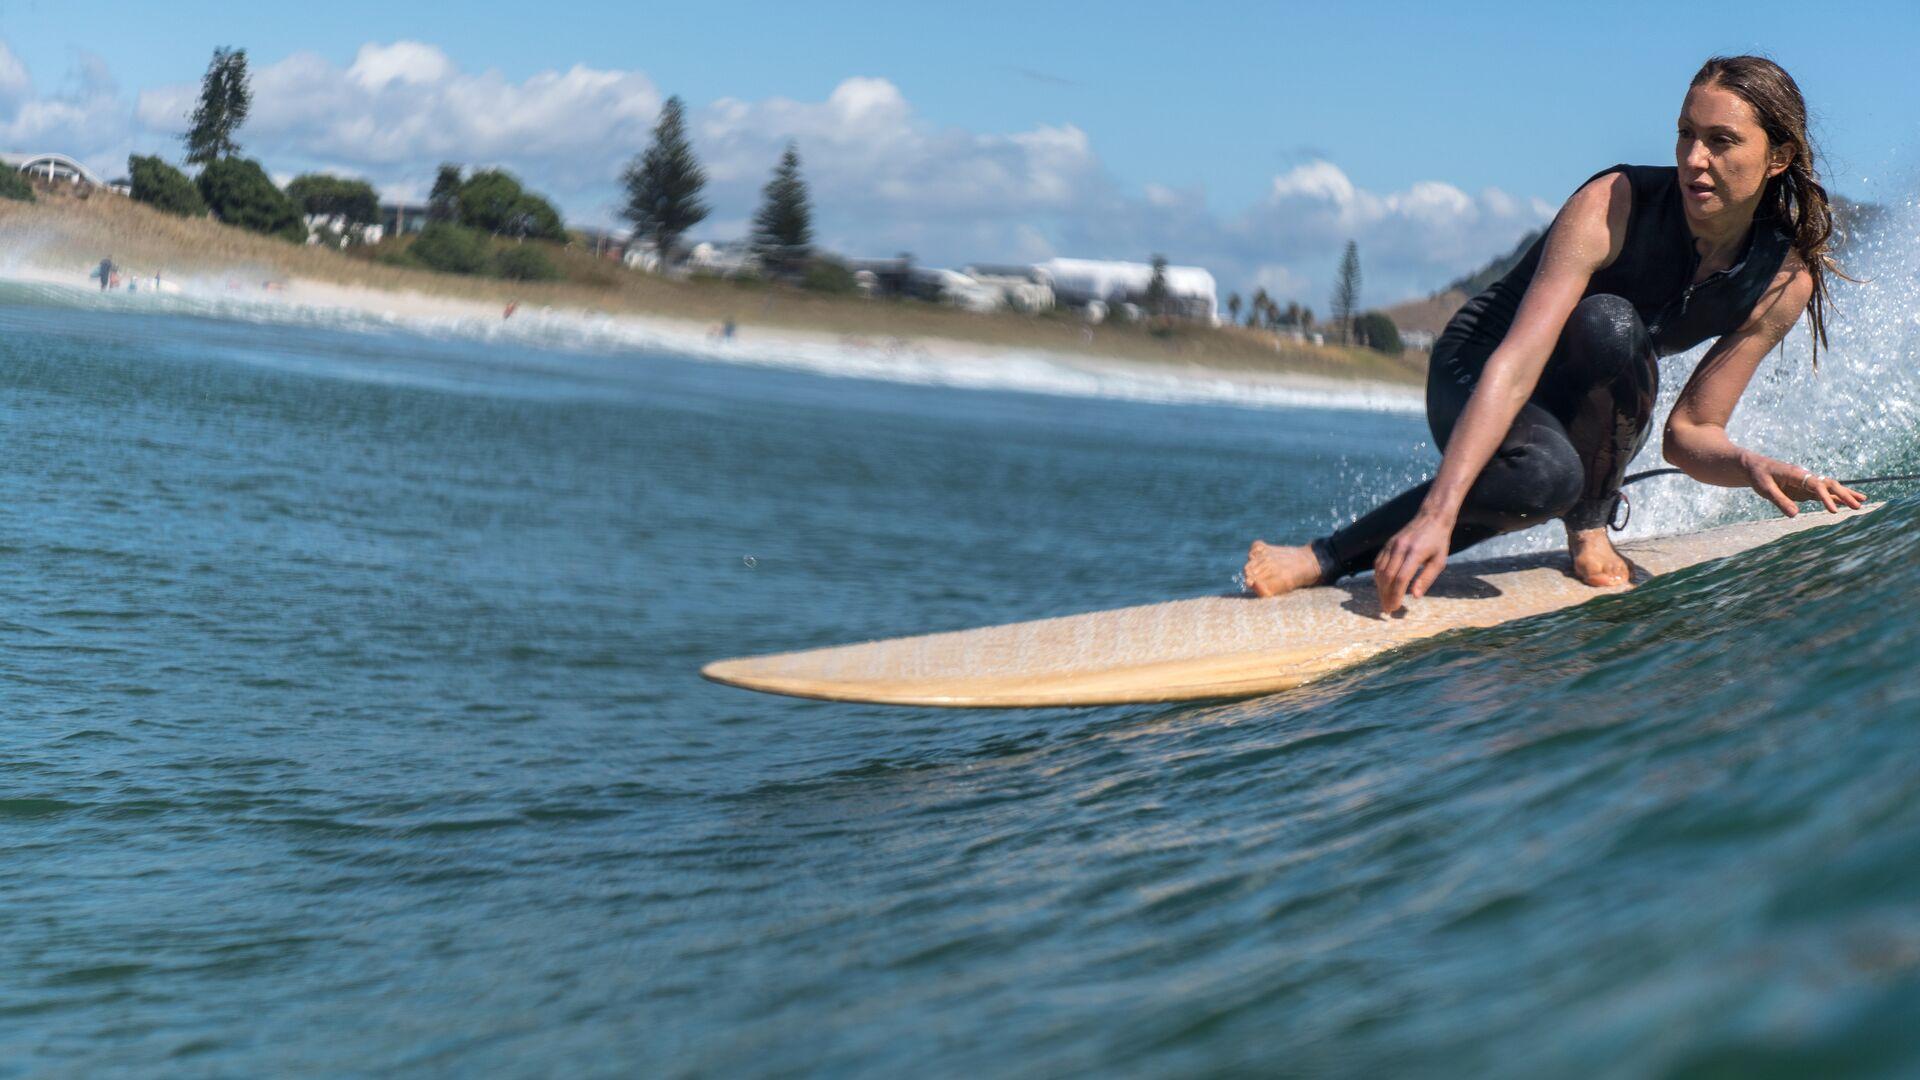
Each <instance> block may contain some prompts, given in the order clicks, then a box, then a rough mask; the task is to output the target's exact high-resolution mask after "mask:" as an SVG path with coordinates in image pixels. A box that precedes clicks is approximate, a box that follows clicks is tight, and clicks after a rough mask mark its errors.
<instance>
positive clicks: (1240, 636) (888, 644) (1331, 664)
mask: <svg viewBox="0 0 1920 1080" xmlns="http://www.w3.org/2000/svg"><path fill="white" fill-rule="evenodd" d="M1878 506H1879V504H1873V505H1870V506H1868V507H1867V508H1866V509H1864V510H1859V511H1852V512H1849V511H1844V510H1843V511H1841V512H1840V513H1839V514H1828V513H1825V512H1824V511H1818V510H1816V511H1810V512H1803V513H1802V514H1801V515H1800V516H1799V517H1797V518H1784V517H1783V518H1774V519H1770V520H1767V521H1755V522H1743V523H1741V524H1737V525H1726V526H1722V527H1720V528H1717V529H1707V530H1704V531H1702V532H1695V533H1683V534H1680V535H1677V536H1663V537H1653V538H1649V539H1645V540H1634V541H1630V542H1628V543H1625V544H1622V545H1621V546H1620V552H1621V554H1622V555H1624V556H1626V558H1627V560H1628V562H1629V563H1631V564H1632V565H1633V567H1634V568H1635V574H1634V578H1635V580H1636V581H1639V580H1643V579H1644V578H1645V577H1650V576H1654V575H1658V574H1665V573H1670V572H1672V571H1675V570H1680V569H1684V568H1686V567H1689V566H1695V565H1698V564H1700V563H1705V562H1711V561H1712V560H1715V559H1721V558H1725V557H1726V556H1729V555H1735V554H1738V553H1740V552H1743V551H1747V550H1750V549H1752V548H1756V547H1759V546H1760V545H1762V544H1766V543H1769V542H1771V541H1773V540H1777V539H1779V538H1781V537H1783V536H1788V535H1790V534H1793V533H1797V532H1802V531H1805V530H1807V529H1817V528H1821V527H1824V526H1827V525H1831V524H1835V523H1838V522H1842V521H1847V520H1850V519H1852V518H1856V517H1859V516H1860V515H1861V514H1865V513H1869V512H1871V511H1873V510H1875V509H1877V508H1878ZM1623 589H1624V587H1620V588H1613V589H1594V588H1589V587H1588V586H1585V585H1582V584H1580V583H1579V582H1578V581H1576V580H1574V579H1573V577H1571V576H1570V575H1569V573H1568V572H1567V556H1566V553H1565V552H1564V551H1561V552H1553V553H1548V554H1544V555H1533V556H1523V557H1518V558H1510V559H1496V560H1489V561H1484V562H1477V563H1475V562H1466V563H1454V564H1449V565H1448V567H1447V569H1446V571H1445V572H1444V573H1442V574H1441V575H1440V578H1439V580H1438V581H1437V582H1435V585H1434V587H1433V589H1432V590H1431V591H1429V592H1428V594H1427V596H1426V597H1424V598H1423V599H1420V600H1410V601H1409V602H1408V606H1407V609H1406V610H1405V611H1404V612H1403V614H1401V615H1400V616H1397V617H1393V618H1383V617H1382V616H1381V614H1380V605H1379V601H1378V598H1377V597H1376V595H1375V592H1374V586H1373V580H1372V579H1371V578H1370V577H1368V578H1362V579H1359V580H1357V581H1356V580H1352V579H1349V580H1347V581H1344V582H1341V583H1340V584H1338V585H1332V586H1323V587H1320V588H1314V589H1303V590H1301V591H1299V592H1295V593H1290V594H1288V595H1286V596H1280V597H1273V598H1271V599H1265V600H1261V599H1254V598H1251V597H1245V596H1202V597H1197V598H1194V599H1191V600H1175V601H1172V602H1170V603H1163V604H1147V605H1144V606H1141V607H1130V608H1119V609H1117V610H1113V611H1096V612H1092V613H1090V614H1085V615H1068V616H1064V617H1061V618H1053V619H1040V620H1037V621H1033V622H1022V623H1010V624H1007V625H1004V626H989V627H983V628H981V629H977V630H959V631H953V632H950V633H941V634H925V635H920V636H917V637H906V638H892V639H889V640H885V641H871V642H867V643H865V644H859V645H842V646H837V647H834V648H826V649H810V650H807V651H805V652H789V653H778V654H775V655H771V656H753V657H745V658H741V659H736V660H719V661H715V662H714V663H711V664H708V665H707V666H706V667H705V668H703V669H702V670H701V672H700V673H701V674H702V675H704V676H706V677H707V678H708V679H711V680H713V681H714V682H718V683H725V684H727V685H730V686H738V687H742V688H744V689H748V690H758V691H762V692H764V693H770V694H786V695H789V696H793V697H805V698H820V699H823V700H827V701H857V702H871V703H875V704H886V705H923V706H928V705H930V706H942V707H948V708H1031V707H1039V706H1061V705H1117V704H1128V703H1138V702H1158V701H1192V700H1201V699H1208V698H1234V697H1252V696H1255V695H1259V694H1269V693H1274V692H1276V691H1280V690H1286V689H1290V688H1292V687H1295V686H1299V685H1301V684H1302V683H1306V682H1309V681H1311V680H1313V679H1316V678H1319V677H1321V676H1323V675H1326V674H1328V673H1330V672H1334V671H1339V670H1341V669H1342V668H1347V667H1351V666H1352V665H1354V664H1357V663H1359V662H1360V661H1362V660H1365V659H1367V658H1368V657H1371V656H1375V655H1378V654H1379V653H1382V652H1385V651H1386V650H1388V649H1392V648H1394V647H1396V646H1399V645H1404V644H1406V643H1407V642H1410V641H1416V640H1419V639H1420V638H1425V637H1430V636H1432V635H1434V634H1438V633H1441V632H1442V631H1446V630H1454V629H1460V628H1463V627H1476V626H1493V625H1496V624H1498V623H1504V622H1509V621H1511V620H1513V619H1520V618H1525V617H1526V616H1529V615H1538V614H1542V613H1544V612H1548V611H1556V610H1559V609H1562V608H1568V607H1573V606H1575V605H1577V604H1581V603H1584V602H1586V601H1588V600H1591V599H1593V598H1594V597H1596V596H1601V595H1605V594H1608V593H1613V592H1620V591H1623Z"/></svg>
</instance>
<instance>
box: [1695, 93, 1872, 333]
mask: <svg viewBox="0 0 1920 1080" xmlns="http://www.w3.org/2000/svg"><path fill="white" fill-rule="evenodd" d="M1708 85H1711V86H1718V87H1720V88H1722V89H1724V90H1727V91H1729V92H1731V93H1732V94H1733V95H1734V96H1736V97H1738V98H1739V99H1740V100H1742V101H1744V102H1746V103H1747V104H1748V105H1749V106H1751V107H1752V108H1753V112H1754V115H1755V116H1757V117H1759V119H1760V128H1761V130H1762V131H1764V132H1766V136H1767V148H1768V150H1769V152H1771V151H1772V150H1773V149H1774V148H1775V147H1779V146H1789V147H1792V148H1793V160H1792V161H1791V162H1789V163H1788V165H1787V169H1786V171H1785V172H1783V173H1781V174H1780V175H1779V176H1776V177H1773V178H1771V179H1769V180H1768V181H1767V186H1766V190H1765V191H1764V192H1762V193H1761V196H1760V208H1761V212H1762V213H1766V214H1771V215H1772V216H1773V219H1774V220H1775V221H1777V222H1779V223H1780V225H1781V226H1782V227H1783V228H1784V229H1786V231H1787V234H1788V235H1789V236H1790V237H1792V240H1793V249H1794V250H1795V251H1797V252H1799V253H1800V259H1801V261H1802V262H1804V263H1806V266H1807V272H1808V273H1810V274H1812V275H1813V296H1812V297H1810V298H1809V299H1808V300H1807V320H1808V324H1807V325H1808V329H1809V330H1810V331H1811V333H1812V337H1813V366H1814V367H1815V369H1818V368H1819V367H1820V350H1821V349H1823V348H1826V347H1827V307H1828V305H1830V304H1831V303H1832V302H1833V298H1832V296H1831V294H1829V293H1828V292H1827V273H1828V272H1829V271H1831V272H1832V273H1834V274H1835V275H1836V276H1838V277H1842V278H1846V280H1848V281H1852V280H1854V279H1853V278H1849V277H1847V275H1845V274H1843V273H1841V272H1840V267H1839V266H1838V265H1836V264H1835V263H1834V261H1833V253H1832V251H1830V250H1829V245H1830V242H1831V241H1832V240H1833V205H1832V203H1831V202H1830V201H1829V200H1828V198H1827V189H1826V188H1824V187H1822V186H1820V173H1819V170H1818V168H1817V167H1816V164H1815V158H1814V150H1813V139H1812V138H1811V137H1810V136H1809V135H1808V134H1807V100H1806V99H1805V98H1803V97H1801V96H1800V87H1799V85H1798V84H1796V83H1795V82H1794V81H1793V76H1791V75H1789V74H1787V72H1786V69H1784V68H1782V67H1781V66H1780V65H1779V64H1776V63H1774V62H1773V61H1771V60H1769V59H1767V58H1766V57H1764V56H1716V57H1713V58H1712V59H1710V60H1708V61H1707V62H1706V63H1704V64H1702V65H1700V71H1699V73H1698V74H1696V75H1694V77H1693V81H1692V82H1691V83H1688V84H1687V86H1688V89H1692V88H1693V87H1696V86H1708Z"/></svg>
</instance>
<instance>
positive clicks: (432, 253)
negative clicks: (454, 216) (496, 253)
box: [407, 222, 487, 274]
mask: <svg viewBox="0 0 1920 1080" xmlns="http://www.w3.org/2000/svg"><path fill="white" fill-rule="evenodd" d="M407 251H408V253H409V254H411V255H412V256H413V257H414V259H415V260H417V261H418V262H419V263H420V264H421V265H422V266H426V267H428V268H430V269H433V270H438V271H440V272H441V273H443V274H478V273H480V272H482V271H484V270H485V269H486V268H487V239H486V237H484V236H482V235H480V234H479V233H477V232H475V231H474V230H472V229H469V228H465V227H463V226H460V225H451V224H443V223H440V222H436V223H434V224H432V225H429V226H427V227H426V228H424V229H422V230H420V235H419V236H418V237H415V238H414V241H413V246H412V247H410V248H408V249H407Z"/></svg>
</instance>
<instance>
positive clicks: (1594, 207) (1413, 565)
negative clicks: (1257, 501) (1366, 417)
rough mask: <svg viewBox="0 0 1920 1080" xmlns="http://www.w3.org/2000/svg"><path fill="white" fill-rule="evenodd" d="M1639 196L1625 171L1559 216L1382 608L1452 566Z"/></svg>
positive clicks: (1382, 571) (1389, 557) (1400, 556)
mask: <svg viewBox="0 0 1920 1080" xmlns="http://www.w3.org/2000/svg"><path fill="white" fill-rule="evenodd" d="M1632 203H1633V187H1632V184H1631V183H1630V182H1629V181H1628V180H1627V178H1626V176H1625V175H1624V174H1621V173H1609V174H1608V175H1606V176H1603V177H1599V178H1598V179H1595V180H1594V181H1592V182H1591V183H1589V184H1587V185H1586V186H1584V187H1582V188H1581V189H1580V190H1579V191H1576V192H1574V193H1573V197H1572V198H1570V199H1568V200H1567V204H1566V205H1565V206H1564V207H1562V208H1561V210H1560V214H1559V216H1557V217H1555V218H1554V221H1553V227H1552V228H1551V229H1549V230H1548V232H1547V240H1546V245H1545V247H1544V248H1543V249H1542V250H1541V253H1540V265H1539V267H1538V268H1536V269H1535V270H1534V274H1533V280H1532V281H1531V282H1529V283H1528V285H1527V292H1526V295H1525V296H1524V297H1522V298H1521V300H1520V309H1519V311H1518V312H1516V313H1515V314H1514V319H1513V326H1512V327H1511V328H1510V329H1508V331H1507V335H1506V337H1505V338H1504V339H1502V341H1501V342H1500V345H1499V346H1498V347H1497V348H1495V349H1494V351H1493V355H1491V356H1490V357H1488V358H1487V364H1486V368H1485V369H1484V370H1483V371H1482V373H1481V376H1480V381H1479V383H1478V384H1477V385H1476V386H1475V387H1474V389H1473V394H1472V396H1471V397H1469V398H1468V399H1467V407H1466V409H1465V410H1463V411H1462V412H1461V414H1460V419H1459V421H1458V422H1457V423H1456V424H1455V425H1454V429H1453V434H1452V435H1451V436H1450V437H1449V438H1448V439H1447V445H1446V452H1445V454H1444V456H1443V457H1442V458H1441V461H1440V472H1439V474H1438V475H1437V476H1435V477H1434V481H1433V487H1432V489H1431V490H1429V491H1428V493H1427V498H1426V501H1425V502H1423V503H1422V504H1421V507H1420V513H1419V514H1418V515H1417V516H1416V517H1415V518H1414V520H1413V521H1412V522H1411V523H1409V524H1408V525H1407V527H1406V528H1404V529H1402V530H1401V531H1400V532H1399V533H1398V534H1396V535H1395V536H1394V538H1393V539H1392V540H1390V541H1388V543H1387V546H1386V547H1385V548H1383V549H1382V550H1381V552H1380V557H1379V558H1378V559H1377V560H1375V563H1374V583H1375V585H1377V586H1378V587H1379V590H1380V607H1381V609H1382V610H1383V611H1395V610H1398V609H1399V607H1400V603H1401V600H1402V597H1403V596H1405V595H1406V594H1408V593H1411V594H1412V595H1414V596H1422V595H1425V593H1426V591H1427V587H1428V586H1429V585H1431V584H1432V583H1433V579H1434V578H1436V577H1438V576H1439V575H1440V571H1441V569H1442V568H1444V567H1445V566H1446V557H1447V546H1448V541H1449V540H1450V539H1451V537H1452V535H1453V527H1454V523H1455V522H1456V521H1457V520H1458V518H1459V515H1460V505H1461V504H1462V503H1463V502H1465V501H1466V497H1467V491H1468V490H1469V489H1470V488H1472V487H1473V482H1474V481H1475V480H1477V479H1479V477H1480V471H1481V470H1482V469H1485V468H1486V467H1487V462H1488V461H1490V460H1492V458H1493V455H1494V451H1496V450H1498V449H1499V448H1500V443H1501V441H1502V440H1504V439H1505V438H1506V437H1507V431H1508V429H1510V428H1512V427H1513V420H1514V417H1516V416H1518V415H1519V414H1520V409H1521V407H1522V406H1523V405H1525V404H1526V402H1527V399H1528V398H1529V397H1531V396H1532V394H1533V391H1534V387H1535V386H1536V385H1538V384H1539V382H1540V372H1541V371H1542V370H1543V369H1545V367H1546V365H1547V359H1548V357H1550V356H1552V355H1553V347H1554V345H1555V344H1557V343H1558V342H1559V340H1560V332H1561V331H1562V330H1563V329H1565V328H1566V325H1567V318H1568V316H1570V315H1572V314H1573V309H1574V306H1575V305H1576V304H1578V303H1579V302H1580V297H1581V295H1582V294H1584V293H1585V292H1586V290H1587V285H1588V283H1589V282H1590V281H1591V280H1592V278H1593V275H1594V274H1595V273H1596V272H1597V271H1599V270H1600V269H1601V268H1603V267H1605V266H1607V265H1609V264H1610V263H1612V261H1613V260H1614V259H1615V258H1616V257H1618V256H1619V253H1620V249H1621V247H1622V246H1623V245H1624V244H1625V242H1626V233H1627V216H1628V214H1629V212H1630V211H1631V210H1632Z"/></svg>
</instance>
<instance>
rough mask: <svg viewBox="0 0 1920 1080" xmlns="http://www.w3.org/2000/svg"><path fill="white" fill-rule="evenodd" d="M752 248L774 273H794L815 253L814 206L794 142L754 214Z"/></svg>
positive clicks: (774, 172) (774, 173)
mask: <svg viewBox="0 0 1920 1080" xmlns="http://www.w3.org/2000/svg"><path fill="white" fill-rule="evenodd" d="M753 250H754V251H755V252H757V253H758V254H759V255H760V262H761V265H763V266H765V267H766V268H767V270H768V271H769V272H771V273H774V274H791V273H794V272H795V271H798V270H800V269H801V268H803V267H804V266H806V264H807V260H808V259H810V258H812V256H813V207H812V206H811V205H810V204H809V202H808V199H807V182H806V181H805V180H802V179H801V178H800V151H799V150H798V149H797V148H796V147H795V146H794V144H792V143H788V144H787V152H786V153H784V154H782V155H780V164H779V165H778V166H777V167H775V168H774V170H773V179H771V180H769V181H767V186H766V187H765V188H764V189H763V190H762V192H761V202H760V210H759V212H758V213H756V214H754V215H753Z"/></svg>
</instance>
